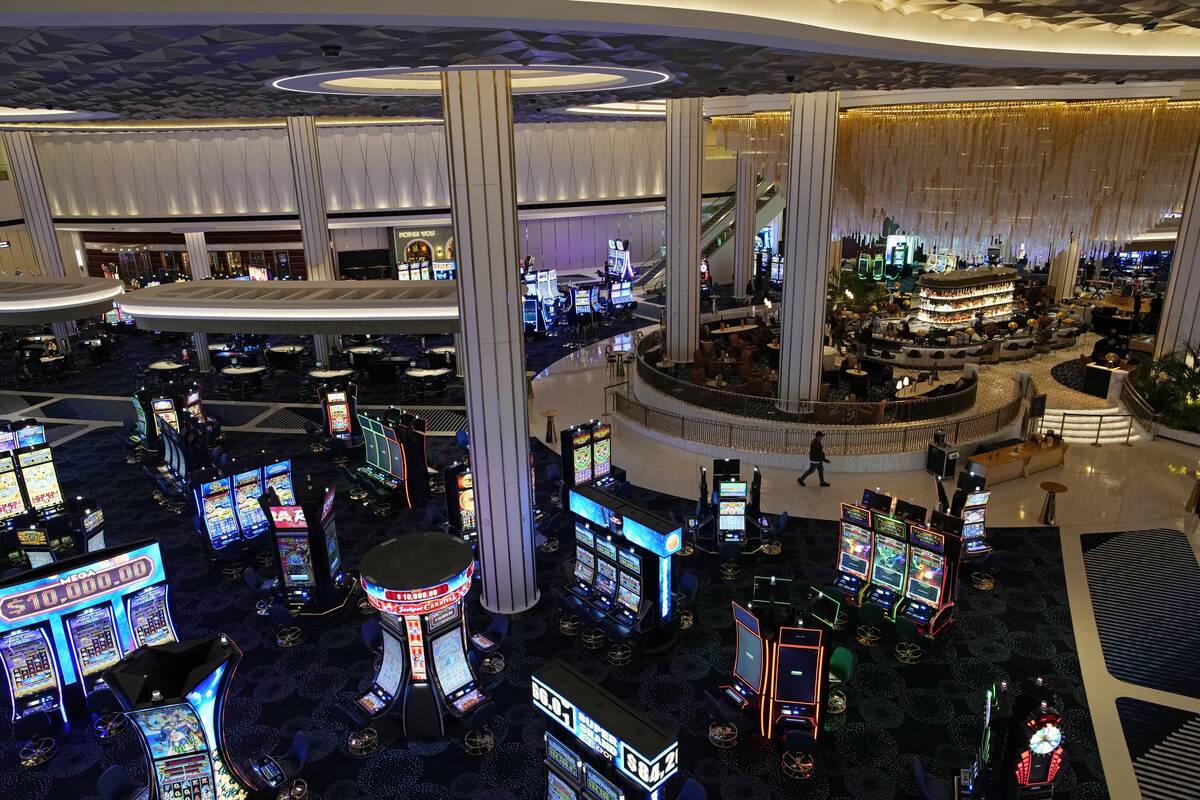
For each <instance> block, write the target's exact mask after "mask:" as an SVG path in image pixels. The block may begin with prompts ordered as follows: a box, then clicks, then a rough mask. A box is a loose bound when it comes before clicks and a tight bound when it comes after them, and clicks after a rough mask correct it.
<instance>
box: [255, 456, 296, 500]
mask: <svg viewBox="0 0 1200 800" xmlns="http://www.w3.org/2000/svg"><path fill="white" fill-rule="evenodd" d="M263 477H264V480H265V481H266V484H267V489H273V490H274V491H275V497H276V499H278V500H279V504H280V505H283V506H291V505H295V504H296V492H295V489H294V487H293V485H292V460H291V459H290V458H289V459H284V460H283V461H277V462H275V463H274V464H268V465H267V466H265V467H263Z"/></svg>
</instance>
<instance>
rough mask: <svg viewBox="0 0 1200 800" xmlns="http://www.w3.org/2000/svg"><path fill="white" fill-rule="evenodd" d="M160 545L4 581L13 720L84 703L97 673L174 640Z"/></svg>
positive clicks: (1, 638) (1, 649) (78, 559)
mask: <svg viewBox="0 0 1200 800" xmlns="http://www.w3.org/2000/svg"><path fill="white" fill-rule="evenodd" d="M167 598H168V589H167V583H166V575H165V574H164V572H163V566H162V555H161V553H160V551H159V546H158V542H154V541H141V542H135V543H133V544H129V545H125V546H122V547H112V548H109V549H107V550H101V551H98V552H95V553H85V554H83V555H79V556H75V557H73V558H69V559H66V560H64V561H59V562H56V563H53V564H48V565H46V566H43V567H39V568H37V569H33V570H30V571H28V572H24V573H21V574H19V575H16V576H13V577H11V578H8V579H7V580H3V581H0V661H2V662H3V666H4V675H5V681H6V683H7V686H8V690H9V696H10V698H11V699H12V708H13V719H14V720H16V719H19V718H20V717H22V716H25V715H27V714H30V713H34V712H38V711H45V712H49V713H54V712H56V711H57V712H58V713H59V714H61V715H62V718H63V720H66V719H67V718H68V716H70V714H71V713H72V712H73V711H81V710H82V709H83V708H85V707H86V697H87V695H89V694H91V693H92V692H93V691H95V690H96V689H97V688H98V687H99V678H100V676H101V675H102V674H103V673H104V671H105V670H106V669H109V668H111V667H112V666H114V665H115V664H116V663H117V662H119V661H120V660H121V659H122V658H124V657H125V656H126V655H127V654H129V653H131V652H132V651H134V650H136V649H137V648H139V647H141V646H143V645H144V644H147V643H160V642H169V641H175V639H176V635H175V627H174V624H173V622H172V620H171V611H170V607H169V606H168V602H167Z"/></svg>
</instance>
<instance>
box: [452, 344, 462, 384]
mask: <svg viewBox="0 0 1200 800" xmlns="http://www.w3.org/2000/svg"><path fill="white" fill-rule="evenodd" d="M462 354H463V337H462V334H461V333H456V334H454V375H455V377H458V378H461V377H462V376H463V357H462Z"/></svg>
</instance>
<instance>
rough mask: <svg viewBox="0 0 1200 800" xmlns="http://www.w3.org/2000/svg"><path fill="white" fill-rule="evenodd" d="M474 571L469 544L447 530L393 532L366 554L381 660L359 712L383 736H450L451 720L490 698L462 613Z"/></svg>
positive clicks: (365, 576) (362, 571) (364, 575)
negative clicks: (380, 637) (398, 534)
mask: <svg viewBox="0 0 1200 800" xmlns="http://www.w3.org/2000/svg"><path fill="white" fill-rule="evenodd" d="M474 572H475V563H474V553H473V551H472V550H471V547H470V546H469V545H468V544H467V543H466V542H464V541H462V540H461V539H456V538H454V537H453V536H448V535H446V534H443V533H417V534H408V535H405V536H404V537H402V538H400V539H389V540H388V541H386V542H384V543H383V544H380V545H377V546H376V547H374V548H372V549H371V550H370V551H368V552H367V553H366V554H365V555H364V556H363V558H362V563H361V565H360V568H359V576H360V580H361V582H362V587H363V589H364V591H365V592H366V596H367V599H368V601H369V602H370V603H371V605H372V606H374V607H375V608H376V609H378V611H379V612H380V615H379V616H380V622H381V628H382V631H383V659H382V660H381V662H380V666H379V670H378V671H377V672H376V674H375V679H374V681H373V682H372V685H371V687H370V688H369V689H368V690H367V692H366V693H364V694H363V695H361V696H360V697H359V698H358V699H357V700H356V701H355V708H354V711H355V712H356V713H357V714H359V715H363V716H366V717H367V718H368V719H369V720H371V723H370V724H371V725H372V726H373V727H375V728H376V729H377V730H379V731H380V737H381V739H385V740H387V739H393V738H395V737H399V736H404V737H406V738H408V739H422V738H437V737H441V736H445V735H446V733H447V726H448V724H449V723H451V722H452V721H457V720H461V719H465V718H467V717H468V716H469V715H471V714H473V713H474V712H475V711H476V710H478V709H479V708H480V707H482V706H483V705H484V704H485V703H488V702H490V698H489V697H488V695H487V694H486V693H485V692H484V691H483V688H482V686H481V685H480V683H479V680H478V678H477V677H476V676H475V671H474V667H473V666H472V648H471V642H470V640H469V638H468V636H467V633H466V623H465V620H464V619H463V599H464V598H465V597H466V595H467V592H468V591H469V590H470V588H471V576H472V575H473V574H474Z"/></svg>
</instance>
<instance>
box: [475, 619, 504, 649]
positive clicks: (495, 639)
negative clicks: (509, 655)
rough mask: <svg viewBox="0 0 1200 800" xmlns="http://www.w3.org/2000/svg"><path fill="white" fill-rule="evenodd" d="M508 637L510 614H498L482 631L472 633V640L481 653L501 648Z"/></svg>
mask: <svg viewBox="0 0 1200 800" xmlns="http://www.w3.org/2000/svg"><path fill="white" fill-rule="evenodd" d="M507 637H508V615H507V614H496V615H495V616H493V617H492V621H491V622H489V623H488V626H487V627H486V628H485V629H484V630H483V631H482V632H480V633H473V634H471V642H472V643H473V644H474V645H475V650H476V651H477V652H479V653H491V652H494V651H496V650H498V649H499V648H500V645H501V644H502V643H503V642H504V640H505V638H507Z"/></svg>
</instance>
